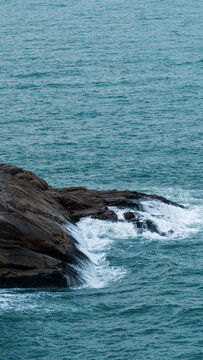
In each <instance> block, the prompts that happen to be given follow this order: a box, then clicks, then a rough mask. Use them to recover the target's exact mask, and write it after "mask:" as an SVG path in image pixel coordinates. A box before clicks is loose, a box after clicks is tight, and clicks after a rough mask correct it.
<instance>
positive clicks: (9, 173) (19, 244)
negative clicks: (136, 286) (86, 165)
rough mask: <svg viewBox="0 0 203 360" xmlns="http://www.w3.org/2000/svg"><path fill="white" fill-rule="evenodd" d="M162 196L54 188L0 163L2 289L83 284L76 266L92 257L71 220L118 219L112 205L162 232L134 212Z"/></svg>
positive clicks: (167, 201)
mask: <svg viewBox="0 0 203 360" xmlns="http://www.w3.org/2000/svg"><path fill="white" fill-rule="evenodd" d="M147 199H155V200H159V201H161V202H164V203H166V204H171V205H175V206H180V205H178V204H176V203H174V202H171V201H169V200H167V199H165V198H163V197H160V196H156V195H147V194H143V193H138V192H135V191H116V190H112V191H111V190H110V191H97V190H87V189H86V188H84V187H71V188H62V189H53V188H51V187H50V186H49V185H48V184H47V183H46V182H45V181H44V180H42V179H40V178H39V177H38V176H37V175H35V174H33V173H32V172H29V171H26V170H23V169H21V168H19V167H16V166H12V165H5V164H1V165H0V287H45V286H49V287H50V286H60V287H66V286H73V285H74V286H75V285H79V284H81V282H82V279H81V277H80V275H79V272H78V271H77V270H76V268H77V266H76V265H78V266H79V264H81V263H82V262H85V261H88V259H87V257H86V256H85V255H84V254H83V253H82V252H81V251H80V250H78V248H77V241H76V240H75V239H74V238H73V237H72V236H71V234H70V233H69V232H68V230H67V228H66V225H67V223H68V222H70V223H73V224H75V223H76V222H77V221H78V220H79V219H80V218H82V217H86V216H91V217H93V218H96V219H100V220H109V221H118V218H117V215H116V214H115V212H114V211H113V210H110V209H109V207H111V206H116V207H118V208H121V209H125V208H130V209H133V212H132V213H131V212H126V213H125V214H124V217H125V219H126V220H127V221H133V222H134V223H136V226H137V227H138V228H140V229H142V231H143V229H144V228H145V227H147V229H149V230H150V231H152V232H158V229H157V228H156V226H155V224H154V223H153V222H152V221H150V220H145V221H143V220H142V219H141V218H140V217H139V216H138V215H136V214H135V213H134V212H135V211H138V210H140V209H141V207H142V205H141V203H140V201H141V200H147Z"/></svg>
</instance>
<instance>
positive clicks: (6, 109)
mask: <svg viewBox="0 0 203 360" xmlns="http://www.w3.org/2000/svg"><path fill="white" fill-rule="evenodd" d="M202 13H203V3H202V1H200V0H196V1H192V0H187V1H185V0H179V1H175V0H171V1H165V0H152V1H147V0H142V1H141V0H134V1H133V0H125V1H122V0H108V1H107V0H103V1H102V0H88V1H87V0H81V1H79V0H74V1H69V0H66V1H65V0H58V1H55V2H53V1H48V0H36V1H34V2H30V1H28V0H24V1H22V0H19V1H17V2H16V1H13V0H7V1H6V0H0V14H1V26H0V43H1V49H0V51H1V54H0V92H1V96H0V140H1V145H0V161H1V162H5V163H10V164H15V165H18V166H21V167H23V168H26V169H29V170H32V171H34V172H36V173H37V175H39V176H41V177H43V178H45V179H46V180H47V181H48V183H49V184H50V185H52V186H55V187H62V186H77V185H82V186H86V187H88V188H96V189H112V188H116V189H133V190H138V191H145V192H148V193H157V194H159V195H162V196H166V197H168V198H169V199H171V200H174V201H177V202H180V203H183V204H184V205H186V207H187V208H186V209H185V210H183V209H177V208H174V207H172V206H166V205H165V206H160V204H157V203H156V202H151V203H148V205H147V204H145V211H146V214H147V216H151V217H152V218H153V219H154V220H155V221H156V223H157V225H158V226H159V227H160V229H163V230H167V231H168V230H169V231H170V230H172V231H173V234H168V235H167V236H164V237H161V236H159V235H156V236H155V235H154V234H151V233H149V232H146V233H144V234H142V235H140V234H138V233H137V232H136V229H135V228H133V226H131V224H129V223H127V222H125V223H123V224H121V223H120V224H111V223H108V222H105V221H98V220H92V219H85V220H81V221H80V222H79V224H78V227H77V228H74V227H72V228H70V225H69V224H67V228H68V229H69V231H72V233H73V234H74V235H75V236H76V237H77V238H78V240H79V241H80V247H81V248H82V249H83V250H84V251H85V252H86V253H88V255H89V256H90V258H91V260H92V262H93V264H92V267H91V268H88V269H85V270H84V271H85V277H86V285H85V286H84V287H82V288H80V289H71V290H63V291H61V290H59V289H58V290H52V291H49V290H48V289H47V290H44V291H38V290H16V289H12V290H0V359H1V360H4V359H8V360H30V359H36V360H37V359H40V360H53V359H58V360H69V359H70V360H80V359H82V360H95V359H98V360H103V359H105V360H107V359H113V360H131V359H132V360H134V359H136V360H147V359H156V360H159V359H160V360H171V359H179V360H183V359H184V360H186V359H187V360H200V359H202V358H203V352H202V348H203V341H202V338H203V335H202V332H203V324H202V319H203V282H202V273H203V226H202V219H203V207H202V203H201V199H202V185H203V184H202V171H203V168H202V158H203V152H202V110H203V105H202V80H203V78H202V67H203V46H202ZM117 211H118V213H119V210H117ZM119 216H120V217H121V218H122V212H120V213H119Z"/></svg>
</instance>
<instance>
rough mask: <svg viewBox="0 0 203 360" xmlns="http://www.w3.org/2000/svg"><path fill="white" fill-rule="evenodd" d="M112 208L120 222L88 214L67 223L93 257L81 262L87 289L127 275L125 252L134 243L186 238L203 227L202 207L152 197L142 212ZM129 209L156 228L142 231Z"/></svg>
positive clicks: (82, 275) (85, 250) (81, 244)
mask: <svg viewBox="0 0 203 360" xmlns="http://www.w3.org/2000/svg"><path fill="white" fill-rule="evenodd" d="M109 209H110V210H112V211H114V212H115V213H116V215H117V217H118V221H117V222H112V221H107V220H98V219H93V218H91V217H87V218H82V219H81V220H80V221H79V222H78V223H77V224H76V225H73V224H70V223H69V224H67V230H68V231H69V232H70V233H71V234H72V235H73V237H74V238H75V239H76V240H77V241H78V248H79V250H81V251H82V252H83V253H84V254H85V255H87V257H88V258H89V259H90V263H88V264H87V263H86V264H82V265H81V269H79V272H80V273H81V278H82V279H83V281H84V286H86V287H88V288H102V287H105V286H108V285H109V284H110V283H111V282H114V281H118V280H119V279H121V278H123V277H124V276H126V274H127V272H128V271H127V269H126V266H125V264H123V265H122V261H121V259H122V254H123V256H124V252H125V250H127V248H128V247H131V248H132V245H133V243H134V242H150V241H165V242H166V241H181V240H182V241H184V240H185V239H187V238H188V237H189V236H190V235H191V234H194V233H197V232H198V231H199V230H200V227H201V225H202V218H203V217H202V213H203V208H201V207H200V206H191V207H188V208H187V207H186V208H180V207H176V206H172V205H168V204H165V203H163V202H161V201H158V200H153V199H150V200H146V201H142V202H141V208H140V211H139V212H138V211H137V210H136V211H135V212H134V211H133V210H132V209H128V208H125V209H119V208H117V207H114V206H112V207H109ZM126 212H131V213H133V212H134V214H135V216H140V218H141V220H142V221H143V222H146V221H150V222H151V223H152V224H154V226H155V228H156V229H157V231H156V232H154V231H150V230H149V228H147V227H146V228H145V227H143V228H142V230H140V228H139V227H138V226H137V225H136V223H133V222H131V221H127V220H126V219H125V217H124V214H125V213H126ZM123 263H124V262H123Z"/></svg>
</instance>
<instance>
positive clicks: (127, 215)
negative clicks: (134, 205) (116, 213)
mask: <svg viewBox="0 0 203 360" xmlns="http://www.w3.org/2000/svg"><path fill="white" fill-rule="evenodd" d="M123 216H124V218H125V220H127V221H130V220H132V219H134V218H135V214H134V213H132V212H131V211H127V212H125V213H124V214H123Z"/></svg>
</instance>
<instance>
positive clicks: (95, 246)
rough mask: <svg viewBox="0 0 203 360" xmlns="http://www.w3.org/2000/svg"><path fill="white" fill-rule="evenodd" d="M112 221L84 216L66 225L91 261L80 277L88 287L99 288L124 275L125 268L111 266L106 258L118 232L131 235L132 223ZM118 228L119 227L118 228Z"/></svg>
mask: <svg viewBox="0 0 203 360" xmlns="http://www.w3.org/2000/svg"><path fill="white" fill-rule="evenodd" d="M126 227H129V228H130V229H131V230H130V231H126V230H125V229H124V228H123V227H122V224H120V223H112V222H109V221H104V220H96V219H92V218H84V219H82V220H80V221H79V222H78V223H77V226H74V225H68V226H67V228H68V230H69V231H70V232H71V234H72V235H73V236H74V238H75V239H76V240H77V241H78V243H79V246H78V247H79V249H80V250H81V251H82V252H83V253H85V254H86V255H87V256H88V258H89V259H90V261H91V263H90V264H88V265H87V264H86V265H85V266H84V268H83V269H82V277H83V279H84V280H85V282H86V284H87V286H88V287H93V288H101V287H104V286H106V285H107V284H109V282H111V281H114V280H118V279H120V278H121V277H123V276H124V274H125V270H124V269H123V268H121V267H116V266H112V265H110V264H109V261H108V260H107V255H108V251H109V250H110V249H111V246H112V244H113V242H114V240H115V238H116V237H118V234H120V236H122V237H126V236H128V237H131V236H132V234H133V232H134V229H133V225H132V224H127V223H126V224H125V228H126ZM118 228H119V229H118Z"/></svg>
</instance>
